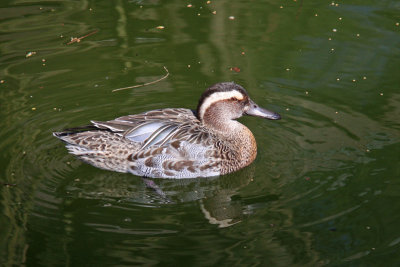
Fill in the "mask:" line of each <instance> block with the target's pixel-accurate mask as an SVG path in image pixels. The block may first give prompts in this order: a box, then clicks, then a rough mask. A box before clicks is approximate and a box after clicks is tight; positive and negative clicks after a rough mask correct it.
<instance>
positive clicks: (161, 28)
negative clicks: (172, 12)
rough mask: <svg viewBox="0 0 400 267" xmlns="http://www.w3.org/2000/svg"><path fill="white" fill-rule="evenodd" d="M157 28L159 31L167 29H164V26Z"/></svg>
mask: <svg viewBox="0 0 400 267" xmlns="http://www.w3.org/2000/svg"><path fill="white" fill-rule="evenodd" d="M156 28H157V29H159V30H163V29H165V27H164V26H162V25H160V26H157V27H156Z"/></svg>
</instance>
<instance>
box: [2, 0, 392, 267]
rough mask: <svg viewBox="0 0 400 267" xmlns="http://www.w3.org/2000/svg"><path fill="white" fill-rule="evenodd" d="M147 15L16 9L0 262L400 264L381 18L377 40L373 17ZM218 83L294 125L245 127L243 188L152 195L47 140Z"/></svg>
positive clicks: (187, 185)
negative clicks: (249, 135)
mask: <svg viewBox="0 0 400 267" xmlns="http://www.w3.org/2000/svg"><path fill="white" fill-rule="evenodd" d="M149 3H150V4H149V5H147V4H145V3H143V2H127V3H125V2H123V1H117V2H116V3H115V6H114V4H111V5H110V3H108V2H99V3H89V2H86V1H78V2H58V3H57V4H55V3H53V4H49V3H46V2H42V3H39V2H38V3H37V4H31V3H25V2H24V1H17V2H10V3H9V4H8V5H6V6H5V7H3V8H2V10H1V11H0V12H1V14H2V16H1V20H0V25H1V28H2V31H3V33H4V34H3V35H2V37H1V44H0V48H1V51H2V54H1V60H0V62H1V63H0V65H1V67H2V68H1V72H0V75H1V77H0V79H1V80H3V81H4V82H3V83H2V84H0V86H1V87H0V88H1V91H0V99H1V109H0V116H1V126H2V127H1V129H0V138H1V139H0V140H1V141H0V149H1V151H3V153H2V155H1V156H0V167H2V168H1V169H2V172H1V173H2V175H1V178H0V179H1V182H2V183H6V184H4V185H3V186H2V190H1V198H0V199H1V207H2V208H1V214H0V222H1V225H2V229H1V230H0V236H1V237H2V238H1V240H2V241H1V251H2V252H0V257H1V261H0V262H1V263H2V264H5V265H12V264H14V265H19V264H20V263H27V264H41V265H52V264H59V263H60V262H62V263H65V264H70V265H94V264H113V265H118V264H120V265H124V264H125V265H127V264H146V265H149V264H182V263H188V261H187V259H188V258H189V259H190V262H191V263H194V264H196V263H197V264H199V263H201V264H202V265H211V264H217V263H220V262H222V261H223V262H225V263H236V264H241V263H242V264H246V265H253V264H254V265H255V264H263V265H266V264H268V263H269V264H272V265H274V266H289V265H293V264H297V265H315V264H320V265H323V264H326V263H333V264H340V263H343V262H348V261H350V262H353V263H354V264H357V263H360V264H363V263H364V264H368V262H370V261H371V262H373V261H374V260H376V259H382V256H379V255H383V254H386V255H391V256H392V258H393V261H394V262H395V260H396V256H393V255H394V254H393V252H394V251H396V250H398V247H399V242H398V236H399V235H400V233H399V231H398V230H397V228H398V227H397V222H398V216H396V215H395V214H400V213H399V212H398V211H399V207H398V205H397V204H396V201H393V199H397V198H398V196H399V194H398V190H397V189H398V182H397V180H396V177H397V176H398V173H399V172H398V166H397V163H396V162H397V161H398V155H399V153H398V152H399V147H398V143H399V132H398V130H399V127H398V126H399V124H398V115H399V111H398V108H399V106H400V105H399V104H400V95H399V93H398V92H397V91H396V90H397V87H398V84H399V83H398V82H399V80H398V78H396V77H397V73H395V70H397V66H398V60H396V59H395V56H396V55H399V50H398V48H397V46H396V44H398V43H399V42H400V41H399V37H398V35H396V33H397V32H396V30H395V29H394V28H393V27H395V26H394V25H395V21H390V23H389V22H388V20H390V18H392V17H393V16H392V15H391V13H390V10H387V9H386V8H385V7H381V6H379V4H376V3H369V5H371V7H373V6H374V5H378V6H379V7H378V6H377V7H375V8H378V9H379V10H380V12H383V13H384V14H386V16H383V15H381V14H379V12H378V13H377V12H373V11H371V10H370V11H368V10H369V9H363V10H364V11H363V13H365V14H368V15H367V17H369V18H371V19H372V21H373V22H374V24H373V25H371V24H369V27H371V28H370V29H369V31H366V26H365V24H362V23H360V22H358V19H359V18H361V19H362V21H371V20H369V19H367V20H366V19H365V17H363V16H361V17H360V15H359V14H358V13H357V12H356V11H357V10H359V8H358V7H357V8H356V7H355V6H352V5H350V4H348V5H345V4H343V5H342V3H340V4H341V6H343V9H333V8H332V7H329V6H327V5H325V4H320V5H318V6H315V5H312V6H310V5H309V3H303V4H302V5H303V6H302V7H301V8H299V7H298V6H293V8H290V6H284V8H282V9H280V8H279V5H276V3H274V2H273V1H269V2H268V3H254V5H253V6H251V5H247V3H245V2H241V1H239V2H238V3H235V4H233V3H229V4H228V3H225V2H218V3H213V4H212V5H208V6H207V5H204V4H201V3H196V4H194V5H195V7H194V8H192V9H190V8H188V7H186V4H184V5H182V3H175V2H172V3H169V4H163V3H160V2H157V1H153V2H149ZM295 4H296V3H293V5H295ZM141 5H142V7H140V6H141ZM202 5H203V8H202V9H200V8H199V7H200V6H202ZM365 5H367V4H365ZM90 8H92V10H90ZM214 9H215V10H217V14H216V15H213V14H212V11H213V10H214ZM239 10H240V12H239ZM286 10H287V11H286ZM166 11H167V12H166ZM261 11H262V12H261ZM281 11H283V12H281ZM196 12H199V13H201V15H200V16H198V15H197V13H196ZM285 12H287V13H285ZM241 13H242V14H247V15H246V16H244V15H241ZM316 13H318V14H319V16H318V17H315V14H316ZM297 14H299V15H298V16H297ZM231 15H234V16H235V20H232V21H231V20H228V19H226V18H227V17H229V16H231ZM352 16H356V17H354V18H353V19H352ZM294 17H298V19H296V20H295V19H293V18H294ZM338 17H343V20H342V21H341V22H340V20H338ZM320 18H325V20H323V22H321V21H322V20H321V19H320ZM356 18H357V19H356ZM315 19H320V20H319V21H320V22H319V23H317V22H315ZM260 22H262V23H260ZM295 24H298V25H300V26H301V27H299V28H298V27H294V25H295ZM158 25H165V29H164V30H162V31H161V30H159V29H157V28H156V27H157V26H158ZM264 25H266V26H264ZM390 25H391V26H390ZM306 26H309V27H306ZM391 27H392V28H391ZM332 28H337V29H338V31H337V32H336V33H333V32H332ZM94 29H99V32H98V33H96V34H95V35H93V36H91V37H88V38H86V39H84V40H82V42H80V43H78V44H73V45H67V44H66V43H67V42H68V41H69V38H70V37H77V36H82V35H84V34H86V33H88V32H91V31H92V30H94ZM357 33H360V36H359V37H358V38H359V39H357V36H356V34H357ZM328 38H333V39H332V40H329V39H328ZM358 40H360V41H358ZM331 48H334V49H335V50H334V51H335V52H330V49H331ZM30 51H36V52H37V53H36V55H34V56H32V57H28V58H26V54H27V53H28V52H30ZM388 51H391V52H390V53H389V52H388ZM391 53H393V56H391V55H392V54H391ZM199 62H200V63H199ZM164 65H165V66H168V69H169V71H170V73H171V76H170V77H168V79H167V80H165V81H162V82H160V83H158V84H156V85H152V86H148V87H141V88H137V89H135V90H131V91H122V92H119V93H111V91H112V89H115V88H119V87H125V86H129V85H132V84H140V83H145V82H149V81H153V80H156V79H158V78H159V77H161V76H162V75H163V72H162V71H163V69H162V66H164ZM189 65H190V67H189ZM231 67H239V68H240V72H238V73H236V72H234V71H230V68H231ZM395 74H396V75H395ZM363 77H366V79H363ZM338 78H339V81H338V80H337V79H338ZM353 79H356V82H353V81H352V80H353ZM222 80H228V81H229V80H235V81H236V82H238V83H241V84H243V85H244V86H245V87H246V88H247V89H248V91H249V93H250V95H251V96H252V98H253V99H254V100H255V101H256V102H257V103H258V104H260V105H261V106H265V107H266V108H269V109H272V110H275V111H278V112H279V113H281V114H282V116H283V119H282V120H281V121H279V122H270V121H260V120H259V119H256V118H243V119H241V122H243V123H245V124H246V125H248V126H249V128H250V129H251V130H252V131H253V133H254V135H255V136H256V139H257V143H258V156H257V159H256V161H255V163H254V164H252V165H251V166H250V167H248V168H246V169H244V170H241V171H239V172H237V173H234V174H231V175H227V176H223V177H219V178H209V179H188V180H184V181H175V180H158V179H153V180H147V181H143V180H142V179H141V178H139V177H135V176H133V175H128V174H119V173H113V172H108V171H103V170H98V169H95V168H93V167H91V166H88V165H86V164H84V163H82V162H80V161H78V160H77V159H75V158H74V157H72V156H70V155H68V154H67V152H66V150H65V148H64V147H63V145H62V144H61V143H59V142H58V140H56V139H55V138H53V137H52V135H51V132H52V131H54V130H61V129H63V128H66V127H73V126H77V125H84V124H86V123H88V122H89V120H91V119H97V120H107V119H112V118H115V117H117V116H121V115H125V114H133V113H138V112H143V111H146V110H150V109H156V108H163V107H185V108H194V107H195V106H196V105H197V100H198V96H199V95H200V94H201V92H202V91H203V90H204V89H205V87H206V86H208V85H210V84H212V83H215V82H218V81H222ZM396 160H397V161H396ZM146 183H147V184H148V185H146ZM149 183H150V184H152V186H151V187H150V186H149ZM387 233H390V235H389V234H387ZM372 248H374V249H372ZM155 251H157V252H155ZM377 251H378V252H379V253H380V254H379V255H376V254H375V252H377ZM368 257H371V258H368ZM83 258H85V260H84V259H83ZM397 259H398V258H397Z"/></svg>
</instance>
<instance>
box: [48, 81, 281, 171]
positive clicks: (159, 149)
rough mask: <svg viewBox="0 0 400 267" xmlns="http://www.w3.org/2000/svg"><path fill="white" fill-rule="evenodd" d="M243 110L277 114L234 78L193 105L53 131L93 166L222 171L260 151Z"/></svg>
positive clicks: (272, 116) (262, 115) (242, 163)
mask: <svg viewBox="0 0 400 267" xmlns="http://www.w3.org/2000/svg"><path fill="white" fill-rule="evenodd" d="M243 115H248V116H254V117H260V118H264V119H269V120H279V119H280V118H281V116H280V115H279V114H278V113H276V112H273V111H269V110H267V109H264V108H262V107H260V106H258V105H257V104H256V103H255V102H254V101H253V100H251V99H250V97H249V95H248V93H247V91H246V90H245V89H244V88H243V87H242V86H240V85H238V84H236V83H234V82H220V83H216V84H214V85H212V86H210V87H209V88H208V89H206V90H205V91H204V93H203V94H202V95H201V97H200V100H199V102H198V105H197V109H196V110H195V111H193V110H190V109H186V108H164V109H158V110H151V111H147V112H144V113H140V114H135V115H127V116H122V117H118V118H116V119H114V120H109V121H94V120H92V121H91V124H90V125H87V126H81V127H76V128H70V129H66V130H64V131H61V132H54V133H53V135H54V136H55V137H57V138H59V139H61V140H62V141H63V142H65V144H66V148H67V149H68V151H69V153H71V154H73V155H75V156H77V157H78V158H79V159H81V160H82V161H84V162H86V163H88V164H91V165H93V166H95V167H98V168H101V169H105V170H110V171H116V172H122V173H131V174H134V175H136V176H141V177H149V178H174V179H182V178H197V177H211V176H220V175H225V174H228V173H232V172H235V171H237V170H240V169H242V168H244V167H246V166H248V165H250V164H251V163H252V162H253V161H254V160H255V158H256V156H257V144H256V140H255V138H254V135H253V133H252V132H251V131H250V130H249V129H248V128H247V127H246V126H245V125H243V124H241V123H240V122H238V121H237V119H238V118H240V117H242V116H243Z"/></svg>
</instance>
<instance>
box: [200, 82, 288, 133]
mask: <svg viewBox="0 0 400 267" xmlns="http://www.w3.org/2000/svg"><path fill="white" fill-rule="evenodd" d="M243 115H249V116H255V117H261V118H265V119H269V120H279V119H280V118H281V116H280V115H279V114H278V113H275V112H272V111H269V110H266V109H264V108H261V107H259V106H258V105H257V104H256V103H255V102H254V101H253V100H251V99H250V97H249V95H248V94H247V92H246V90H245V89H244V88H243V87H242V86H240V85H238V84H235V83H233V82H223V83H217V84H214V85H213V86H211V87H209V88H208V89H207V90H206V91H205V92H204V93H203V95H202V96H201V98H200V100H199V104H198V106H197V116H198V119H199V120H200V121H201V122H202V123H203V124H206V125H215V126H217V124H224V122H227V121H231V120H235V119H237V118H240V117H241V116H243Z"/></svg>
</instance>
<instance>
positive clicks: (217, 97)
mask: <svg viewBox="0 0 400 267" xmlns="http://www.w3.org/2000/svg"><path fill="white" fill-rule="evenodd" d="M232 97H235V98H237V99H238V100H242V99H243V98H244V96H243V94H242V93H240V92H239V91H236V90H232V91H227V92H216V93H213V94H211V95H209V96H208V97H207V98H206V99H205V101H204V102H203V103H202V104H201V106H200V110H199V115H200V118H203V115H204V113H205V112H206V110H207V109H208V108H209V107H210V106H211V105H212V104H214V103H216V102H218V101H221V100H225V99H230V98H232Z"/></svg>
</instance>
